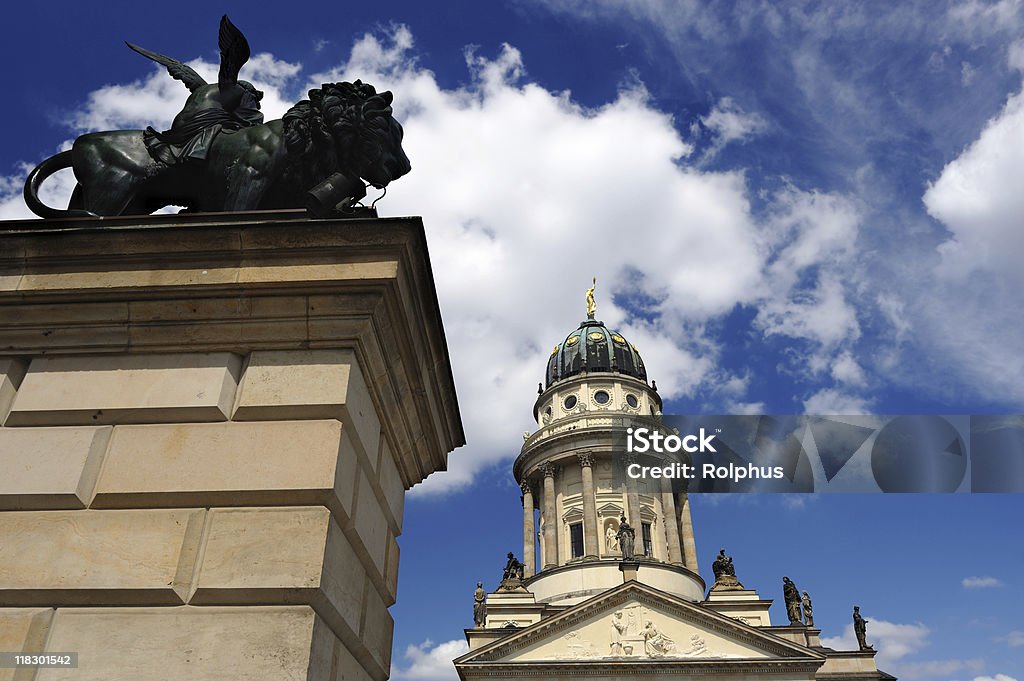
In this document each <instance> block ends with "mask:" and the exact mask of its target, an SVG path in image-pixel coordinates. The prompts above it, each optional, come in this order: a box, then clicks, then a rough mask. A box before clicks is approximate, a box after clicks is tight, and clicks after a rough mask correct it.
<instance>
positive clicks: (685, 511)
mask: <svg viewBox="0 0 1024 681" xmlns="http://www.w3.org/2000/svg"><path fill="white" fill-rule="evenodd" d="M677 501H678V504H677V505H678V507H679V533H680V534H681V535H682V538H683V564H684V565H685V566H686V568H687V569H688V570H691V571H693V572H697V573H699V571H700V568H698V566H697V544H696V542H695V541H694V539H693V519H692V518H691V517H690V499H689V497H688V496H687V494H686V492H680V493H679V496H678V497H677Z"/></svg>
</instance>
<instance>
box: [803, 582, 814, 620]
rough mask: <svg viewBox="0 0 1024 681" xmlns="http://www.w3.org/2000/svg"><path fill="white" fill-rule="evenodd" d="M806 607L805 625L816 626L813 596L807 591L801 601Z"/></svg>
mask: <svg viewBox="0 0 1024 681" xmlns="http://www.w3.org/2000/svg"><path fill="white" fill-rule="evenodd" d="M800 602H801V603H802V604H803V606H804V624H806V625H807V626H809V627H813V626H814V606H813V604H812V603H811V596H810V594H808V593H807V592H806V591H805V592H804V597H803V598H802V599H801V601H800Z"/></svg>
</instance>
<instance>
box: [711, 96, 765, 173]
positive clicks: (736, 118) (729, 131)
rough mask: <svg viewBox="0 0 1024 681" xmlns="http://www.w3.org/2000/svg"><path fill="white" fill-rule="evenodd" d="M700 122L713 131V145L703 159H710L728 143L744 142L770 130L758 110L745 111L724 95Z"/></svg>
mask: <svg viewBox="0 0 1024 681" xmlns="http://www.w3.org/2000/svg"><path fill="white" fill-rule="evenodd" d="M700 122H701V123H702V124H703V125H704V127H705V128H707V129H708V131H709V132H710V133H711V136H712V139H711V145H710V146H709V147H708V149H707V150H706V151H705V152H704V155H703V160H710V159H711V158H713V157H714V156H716V155H717V154H718V152H720V151H721V150H722V149H723V148H725V146H726V145H728V144H731V143H732V142H739V143H743V142H746V141H747V140H749V139H752V138H753V137H756V136H758V135H761V134H763V133H764V132H765V131H766V130H768V121H767V120H766V119H765V117H764V116H762V115H761V114H759V113H757V112H747V111H744V110H743V109H742V108H741V107H740V106H739V105H738V104H736V102H734V101H733V100H732V98H731V97H722V98H721V99H720V100H718V103H717V104H715V106H714V108H712V109H711V111H709V112H708V114H707V115H706V116H701V119H700Z"/></svg>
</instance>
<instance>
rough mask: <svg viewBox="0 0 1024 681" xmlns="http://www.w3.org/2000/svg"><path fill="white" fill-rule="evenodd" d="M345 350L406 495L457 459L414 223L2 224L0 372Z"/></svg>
mask: <svg viewBox="0 0 1024 681" xmlns="http://www.w3.org/2000/svg"><path fill="white" fill-rule="evenodd" d="M315 348H347V349H352V350H353V351H354V352H355V353H356V354H357V356H358V358H359V361H360V364H361V366H362V367H364V371H365V372H366V373H367V374H368V376H367V379H368V380H367V383H369V384H371V385H373V386H374V387H372V388H371V393H372V394H371V398H372V399H373V401H374V403H375V406H376V408H377V409H378V410H379V411H380V412H381V413H385V412H390V413H392V414H394V418H393V419H389V420H388V423H389V425H388V427H387V432H386V436H387V439H388V441H389V442H390V443H391V444H392V447H393V449H395V450H396V451H395V456H396V461H397V462H398V464H399V472H400V475H401V477H402V482H403V483H404V485H405V487H406V488H408V487H411V486H412V485H414V484H416V483H417V482H420V481H421V480H422V479H423V478H424V477H425V476H426V475H428V474H429V473H431V472H433V471H435V470H444V469H445V468H446V454H447V452H449V451H451V450H452V449H454V448H456V447H459V446H461V445H462V444H464V443H465V435H464V432H463V428H462V422H461V418H460V416H459V413H458V402H457V396H456V393H455V384H454V380H453V377H452V373H451V363H450V360H449V357H448V350H447V344H446V341H445V335H444V328H443V325H442V322H441V316H440V309H439V307H438V303H437V294H436V291H435V288H434V282H433V274H432V272H431V266H430V260H429V256H428V254H427V246H426V238H425V235H424V231H423V224H422V222H421V220H420V219H419V218H416V217H410V218H386V219H377V218H372V217H367V218H356V219H346V220H335V219H331V220H310V219H309V218H308V217H307V216H306V214H305V212H304V211H273V212H266V211H264V212H253V213H224V214H206V215H203V214H185V215H166V216H146V217H130V218H129V217H124V218H76V219H68V220H63V219H56V220H20V221H11V222H0V357H18V356H32V355H41V354H47V355H50V354H102V353H111V352H117V353H127V354H133V353H157V352H214V351H229V352H235V353H239V354H245V353H247V352H250V351H252V350H258V349H267V350H291V349H315Z"/></svg>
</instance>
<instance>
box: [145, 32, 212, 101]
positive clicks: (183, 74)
mask: <svg viewBox="0 0 1024 681" xmlns="http://www.w3.org/2000/svg"><path fill="white" fill-rule="evenodd" d="M125 45H127V46H128V47H130V48H132V49H133V50H135V51H136V52H138V53H139V54H141V55H142V56H143V57H146V58H148V59H152V60H153V61H155V62H156V63H157V64H163V65H164V66H166V67H167V73H169V74H170V75H171V78H174V79H175V80H180V81H181V82H182V83H184V84H185V87H187V88H188V89H189V91H190V92H195V91H196V88H199V87H202V86H203V85H206V81H205V80H203V77H202V76H200V75H199V74H198V73H196V72H195V71H193V70H192V67H191V66H187V65H185V64H182V63H181V62H180V61H178V60H177V59H171V58H170V57H168V56H165V55H162V54H157V53H156V52H150V51H149V50H147V49H145V48H142V47H139V46H138V45H134V44H132V43H130V42H128V41H127V40H126V41H125Z"/></svg>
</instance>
